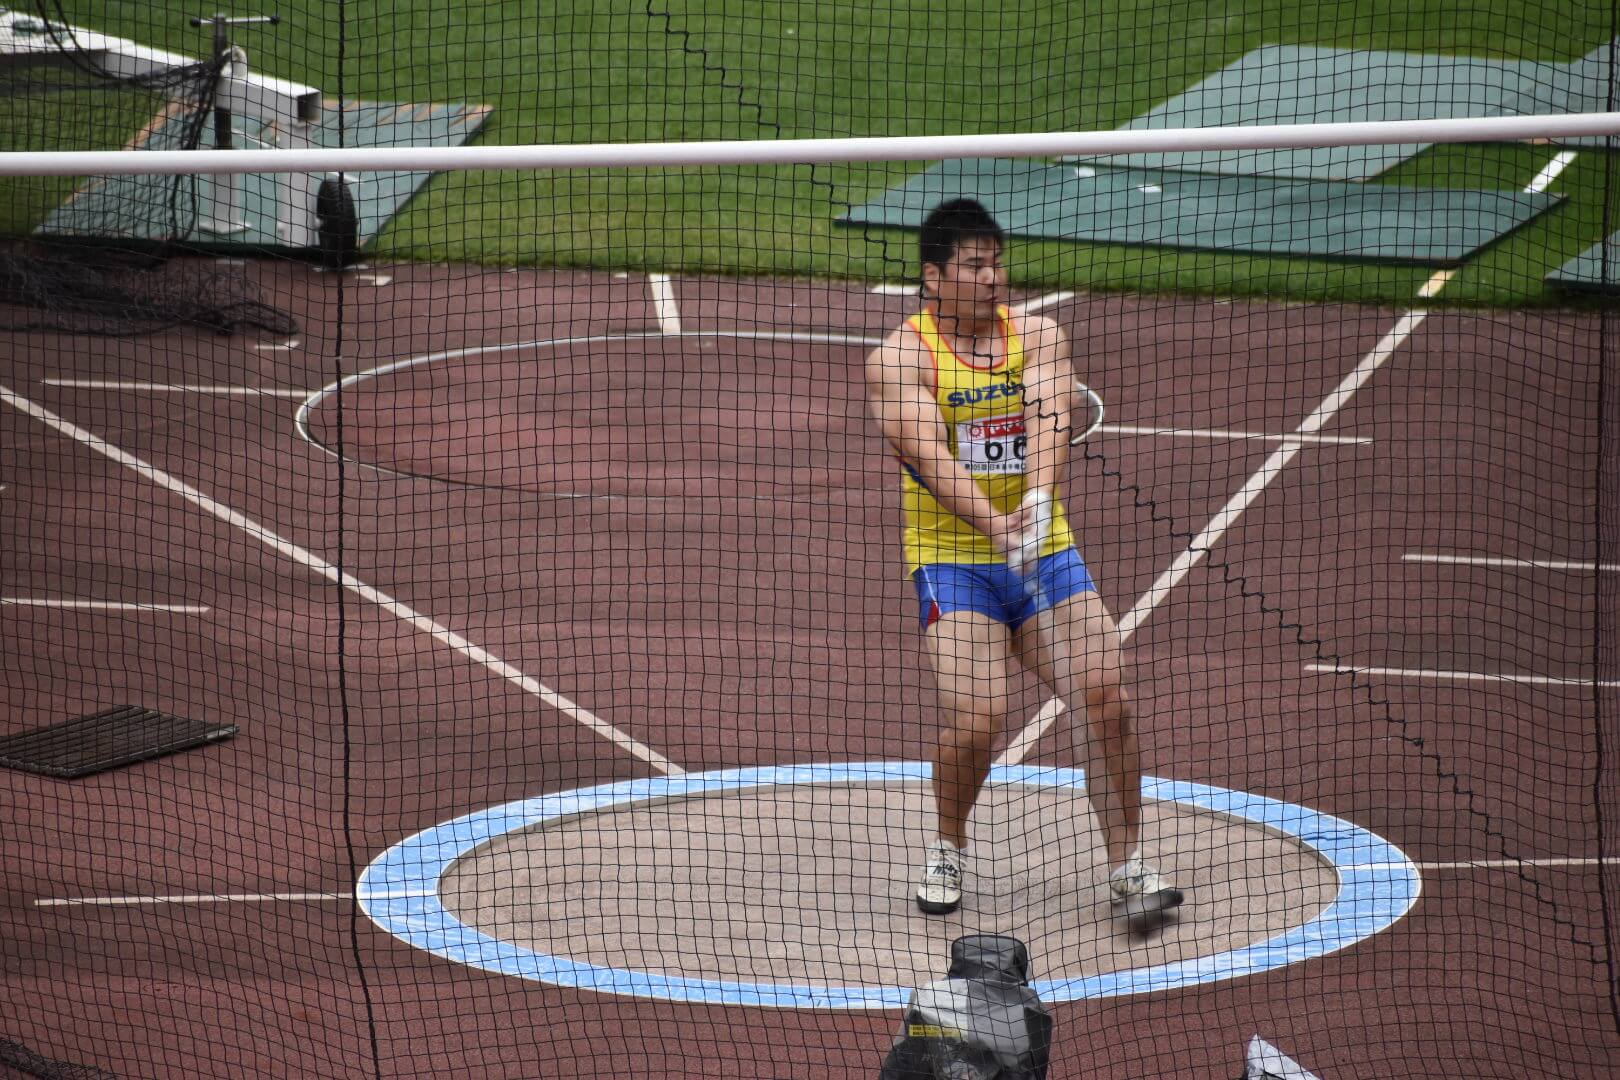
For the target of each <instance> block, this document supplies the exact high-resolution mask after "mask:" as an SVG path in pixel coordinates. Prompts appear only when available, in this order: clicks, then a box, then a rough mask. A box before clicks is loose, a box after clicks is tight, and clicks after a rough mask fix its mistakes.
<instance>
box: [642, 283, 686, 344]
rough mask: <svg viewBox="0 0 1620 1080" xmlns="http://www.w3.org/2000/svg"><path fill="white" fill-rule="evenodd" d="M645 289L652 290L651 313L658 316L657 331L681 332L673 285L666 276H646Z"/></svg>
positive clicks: (678, 309) (666, 332)
mask: <svg viewBox="0 0 1620 1080" xmlns="http://www.w3.org/2000/svg"><path fill="white" fill-rule="evenodd" d="M647 287H648V288H649V289H651V290H652V302H653V312H654V313H655V314H656V315H657V316H658V329H659V330H660V331H662V332H663V333H665V334H671V335H673V334H679V333H680V332H681V313H680V308H679V307H677V306H676V304H675V285H674V283H673V282H672V281H670V279H669V275H668V274H648V275H647Z"/></svg>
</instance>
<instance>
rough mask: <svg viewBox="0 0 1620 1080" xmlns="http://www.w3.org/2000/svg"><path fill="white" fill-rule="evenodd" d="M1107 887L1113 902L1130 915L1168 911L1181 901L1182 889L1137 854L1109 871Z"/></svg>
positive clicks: (1133, 916)
mask: <svg viewBox="0 0 1620 1080" xmlns="http://www.w3.org/2000/svg"><path fill="white" fill-rule="evenodd" d="M1108 890H1109V892H1111V893H1112V894H1113V902H1114V904H1115V905H1116V906H1117V907H1120V908H1122V909H1123V911H1124V913H1125V914H1126V915H1128V916H1131V917H1132V918H1135V917H1136V916H1138V915H1152V914H1154V913H1156V912H1160V911H1169V910H1170V909H1171V908H1173V907H1177V906H1179V905H1180V903H1181V901H1182V895H1181V890H1180V889H1178V888H1176V887H1175V886H1174V885H1172V884H1170V882H1168V881H1166V880H1165V879H1164V878H1163V877H1161V876H1160V875H1159V872H1158V871H1157V870H1155V869H1154V868H1153V867H1152V866H1149V865H1148V864H1147V863H1145V862H1143V861H1142V859H1141V857H1140V856H1136V855H1133V856H1132V857H1131V858H1130V859H1129V860H1128V861H1127V862H1126V863H1125V865H1124V866H1121V867H1120V868H1119V869H1118V870H1115V871H1114V872H1113V873H1112V874H1110V875H1108Z"/></svg>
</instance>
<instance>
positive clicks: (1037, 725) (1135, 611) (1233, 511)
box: [996, 311, 1428, 766]
mask: <svg viewBox="0 0 1620 1080" xmlns="http://www.w3.org/2000/svg"><path fill="white" fill-rule="evenodd" d="M1427 317H1428V312H1426V311H1411V312H1407V313H1406V314H1405V315H1402V316H1401V317H1400V318H1399V319H1397V320H1396V322H1395V325H1394V326H1393V327H1391V328H1390V330H1389V332H1388V333H1387V334H1385V335H1384V336H1383V337H1382V338H1380V339H1379V340H1378V343H1377V344H1376V345H1374V346H1373V347H1372V349H1371V351H1369V352H1368V353H1367V355H1366V356H1364V357H1362V358H1361V362H1360V363H1359V364H1357V365H1356V366H1355V368H1354V369H1353V370H1352V371H1351V372H1350V374H1348V375H1346V376H1345V377H1344V379H1343V381H1341V382H1340V383H1339V385H1338V386H1336V387H1334V388H1333V390H1332V391H1331V392H1329V394H1328V395H1327V397H1325V398H1323V399H1322V403H1321V404H1319V405H1318V406H1317V407H1316V408H1315V409H1313V410H1312V411H1311V414H1310V415H1309V416H1307V417H1306V418H1305V419H1304V420H1303V421H1301V422H1300V425H1299V429H1298V431H1297V432H1296V434H1299V435H1311V434H1315V433H1316V432H1319V431H1321V430H1322V428H1323V427H1325V426H1326V425H1327V423H1328V421H1329V420H1331V419H1333V417H1334V415H1335V414H1336V413H1337V412H1338V411H1339V410H1340V409H1342V408H1344V406H1345V405H1346V404H1347V403H1348V402H1349V401H1350V397H1351V395H1353V394H1354V393H1355V392H1356V391H1357V390H1359V389H1361V387H1363V386H1365V385H1366V383H1367V380H1368V379H1370V378H1372V376H1373V373H1374V372H1376V371H1377V370H1378V369H1379V368H1380V367H1382V366H1383V364H1384V362H1385V361H1387V360H1388V359H1389V358H1390V357H1391V356H1392V355H1394V353H1395V350H1396V349H1398V348H1400V346H1401V343H1402V342H1404V341H1405V340H1406V339H1407V338H1409V337H1411V336H1412V332H1413V331H1414V330H1416V329H1417V328H1418V327H1419V326H1421V325H1422V324H1423V320H1424V319H1425V318H1427ZM1304 446H1305V443H1303V442H1302V441H1300V440H1299V439H1289V440H1286V441H1285V442H1284V443H1283V444H1282V445H1281V446H1279V447H1278V448H1277V449H1276V450H1273V451H1272V452H1271V454H1270V455H1269V456H1268V457H1267V458H1266V460H1265V463H1264V464H1262V465H1261V466H1260V468H1259V470H1257V471H1256V472H1255V474H1254V475H1253V476H1251V477H1249V479H1248V480H1247V481H1246V482H1245V483H1244V485H1243V486H1242V487H1241V488H1239V489H1238V491H1237V494H1235V495H1233V496H1232V497H1231V498H1230V499H1228V500H1227V502H1226V505H1225V506H1223V507H1221V508H1220V510H1218V511H1216V513H1215V516H1214V517H1213V518H1211V519H1210V522H1209V524H1208V525H1206V526H1204V528H1203V531H1201V532H1200V533H1199V534H1198V535H1197V536H1196V537H1194V538H1193V541H1192V543H1191V544H1188V545H1187V549H1186V550H1185V551H1183V552H1182V553H1181V554H1180V555H1178V556H1177V557H1176V559H1175V561H1174V562H1173V563H1171V564H1170V568H1169V569H1168V570H1166V571H1165V572H1164V573H1162V574H1160V575H1159V578H1158V580H1157V581H1155V582H1154V583H1153V585H1152V586H1151V587H1150V588H1149V589H1148V591H1147V592H1145V593H1143V594H1142V598H1141V599H1140V600H1138V601H1137V602H1136V603H1135V604H1134V605H1133V606H1132V607H1131V610H1130V611H1128V612H1126V613H1125V616H1124V618H1122V619H1120V620H1119V640H1120V643H1121V644H1124V643H1125V642H1127V641H1129V640H1130V638H1131V635H1133V634H1134V633H1136V630H1137V628H1138V627H1139V626H1141V625H1142V623H1144V622H1145V621H1147V618H1148V616H1149V615H1151V614H1152V613H1153V609H1154V608H1156V607H1158V606H1159V604H1161V603H1163V601H1164V598H1165V597H1166V596H1168V595H1170V590H1171V589H1173V588H1175V587H1176V585H1177V584H1179V583H1180V581H1181V579H1182V578H1184V577H1186V576H1187V573H1188V572H1189V571H1190V570H1192V568H1193V567H1195V566H1197V565H1198V564H1199V563H1200V562H1202V561H1203V559H1204V557H1205V556H1206V555H1208V554H1209V553H1210V552H1211V551H1212V550H1214V547H1215V544H1216V543H1218V542H1219V541H1220V538H1221V537H1222V536H1223V535H1225V533H1226V530H1227V529H1230V528H1231V527H1232V525H1233V523H1234V522H1236V521H1237V519H1238V518H1239V517H1240V516H1241V515H1242V513H1243V511H1244V510H1246V509H1247V508H1248V506H1249V504H1250V503H1252V502H1254V500H1255V499H1256V498H1258V497H1259V495H1260V493H1261V492H1262V491H1264V490H1265V489H1266V487H1267V486H1268V485H1269V484H1270V483H1271V482H1272V481H1273V480H1275V479H1276V478H1277V477H1278V476H1279V475H1281V474H1282V470H1283V468H1284V467H1285V466H1287V464H1288V463H1289V462H1290V461H1292V460H1293V459H1294V457H1295V456H1296V455H1297V454H1298V453H1299V452H1300V450H1301V449H1303V448H1304ZM1062 711H1063V702H1062V701H1061V700H1060V699H1058V698H1055V697H1054V698H1051V699H1050V700H1048V701H1047V702H1046V704H1045V705H1043V706H1041V709H1040V711H1039V712H1038V713H1036V714H1035V716H1034V717H1032V718H1031V719H1030V721H1029V723H1028V724H1026V725H1025V726H1024V729H1023V730H1022V731H1020V732H1019V733H1018V735H1017V736H1016V737H1015V738H1014V739H1013V740H1012V742H1010V743H1009V744H1008V745H1007V749H1006V750H1004V751H1002V753H1001V756H1000V757H999V758H997V759H996V764H997V765H1003V766H1005V765H1017V764H1019V763H1021V762H1022V761H1023V760H1024V757H1025V756H1026V755H1027V754H1028V753H1029V751H1030V750H1031V749H1033V748H1034V746H1035V744H1036V743H1037V742H1039V741H1040V739H1041V737H1042V736H1043V735H1045V734H1046V731H1047V729H1048V728H1050V727H1051V726H1052V724H1053V722H1054V721H1056V719H1057V717H1058V715H1059V714H1060V713H1061V712H1062Z"/></svg>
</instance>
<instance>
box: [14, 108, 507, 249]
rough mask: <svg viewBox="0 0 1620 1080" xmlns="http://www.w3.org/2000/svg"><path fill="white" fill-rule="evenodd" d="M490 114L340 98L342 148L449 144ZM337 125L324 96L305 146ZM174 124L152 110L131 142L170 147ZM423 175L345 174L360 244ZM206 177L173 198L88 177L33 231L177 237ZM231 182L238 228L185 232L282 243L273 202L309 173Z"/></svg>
mask: <svg viewBox="0 0 1620 1080" xmlns="http://www.w3.org/2000/svg"><path fill="white" fill-rule="evenodd" d="M490 111H491V110H490V107H489V106H487V105H460V104H423V105H411V104H393V103H385V102H362V101H350V102H347V103H346V105H345V108H344V110H343V116H342V122H343V130H342V140H343V145H344V146H349V147H363V146H401V145H408V146H456V145H459V144H461V143H464V142H466V141H467V140H468V139H470V138H471V137H472V136H473V134H474V133H476V132H477V130H478V128H479V127H480V126H481V125H482V124H483V123H484V121H485V119H486V118H487V117H488V116H489V113H490ZM338 121H339V113H338V108H337V103H336V102H335V101H328V102H327V103H326V109H325V110H324V112H323V114H322V118H321V120H320V121H319V122H318V123H315V124H312V125H310V128H309V143H310V145H312V146H317V147H329V146H337V145H338V139H339V130H338ZM234 126H235V129H236V131H237V133H238V134H237V135H236V136H235V141H236V144H237V145H238V146H240V147H245V148H259V147H263V146H270V145H276V144H277V133H276V132H275V131H274V130H273V129H272V127H271V125H270V124H267V123H265V122H263V121H259V120H255V119H252V118H249V117H245V116H238V117H236V118H235V125H234ZM182 129H183V124H182V121H181V120H180V119H178V118H176V117H174V116H172V115H171V114H170V113H168V112H165V113H162V114H159V116H158V117H157V118H156V119H155V120H154V121H153V122H152V124H151V125H149V127H148V128H147V130H146V131H145V132H143V133H142V134H141V136H140V137H138V138H137V139H136V140H135V142H134V143H133V144H132V145H133V146H135V147H138V148H142V149H149V150H172V149H179V148H180V140H181V138H182V136H183V134H184V132H183V130H182ZM212 132H213V128H212V120H210V121H209V124H208V126H207V127H206V128H205V129H204V136H203V143H202V145H203V146H204V147H209V146H211V145H212V142H211V140H212ZM432 178H433V173H431V172H356V173H352V174H349V175H348V176H347V177H346V179H347V180H348V182H349V188H350V190H351V191H352V192H353V193H354V196H355V212H356V216H357V217H358V219H359V239H360V242H361V243H362V244H364V243H365V242H366V241H368V240H370V239H371V238H372V237H373V236H375V235H376V234H377V233H378V232H380V231H381V230H382V228H383V226H385V225H386V224H387V223H388V221H389V219H390V218H392V217H393V216H394V215H395V214H396V213H398V212H399V210H400V209H401V208H402V207H403V206H404V205H405V202H406V201H407V200H408V199H410V197H411V196H412V195H414V194H415V193H416V192H417V190H418V189H420V188H421V187H422V186H423V185H424V184H426V183H427V182H428V181H429V180H431V179H432ZM214 182H215V181H214V178H213V177H211V176H197V177H194V178H184V179H183V181H182V183H181V184H180V185H179V188H178V191H179V195H178V197H176V194H175V193H176V185H175V184H174V181H173V178H170V177H162V176H117V177H110V178H101V179H97V180H93V181H91V182H90V183H88V184H87V185H85V186H84V187H83V188H81V189H80V190H79V191H78V192H76V193H75V194H74V195H73V197H72V198H70V199H69V200H68V201H67V202H65V203H63V204H62V205H61V206H59V207H57V208H56V209H55V210H54V211H52V212H51V214H50V215H49V216H48V217H47V218H46V219H45V221H44V223H43V224H42V225H40V227H39V229H38V232H40V233H41V234H48V235H72V236H119V237H127V238H131V239H143V240H157V239H167V238H170V237H171V235H173V234H174V233H175V232H176V223H177V221H178V225H179V231H180V232H181V233H184V232H185V230H186V229H188V228H193V227H194V225H195V223H196V222H198V221H199V220H200V218H201V212H202V210H203V209H205V208H207V207H209V206H211V205H212V204H213V184H214ZM239 183H240V187H239V189H238V191H239V196H238V197H239V207H240V209H241V211H242V218H243V220H244V221H245V222H246V224H247V228H246V229H245V230H242V231H238V232H229V233H223V234H218V235H214V234H210V233H207V232H203V231H193V232H192V233H191V234H190V235H189V237H188V239H190V240H193V241H196V242H199V243H207V244H209V245H210V246H236V245H241V246H244V247H251V248H258V247H278V246H284V245H285V244H286V236H285V229H284V227H282V225H281V222H282V218H283V210H282V208H283V206H285V205H286V204H287V203H288V202H289V201H291V200H294V199H301V200H307V199H309V198H311V194H310V192H311V191H312V190H313V189H312V188H310V186H309V178H308V177H304V176H298V175H296V174H271V173H248V174H244V175H243V176H241V177H240V180H239Z"/></svg>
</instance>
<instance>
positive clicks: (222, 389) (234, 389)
mask: <svg viewBox="0 0 1620 1080" xmlns="http://www.w3.org/2000/svg"><path fill="white" fill-rule="evenodd" d="M44 383H45V385H46V386H58V387H63V388H65V389H69V390H126V391H129V392H131V393H137V394H219V395H223V396H226V397H278V398H293V399H302V398H307V397H309V395H310V394H312V393H314V392H315V391H313V390H295V389H292V388H291V387H285V386H214V385H204V384H199V383H149V382H127V381H122V380H116V379H45V380H44Z"/></svg>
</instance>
